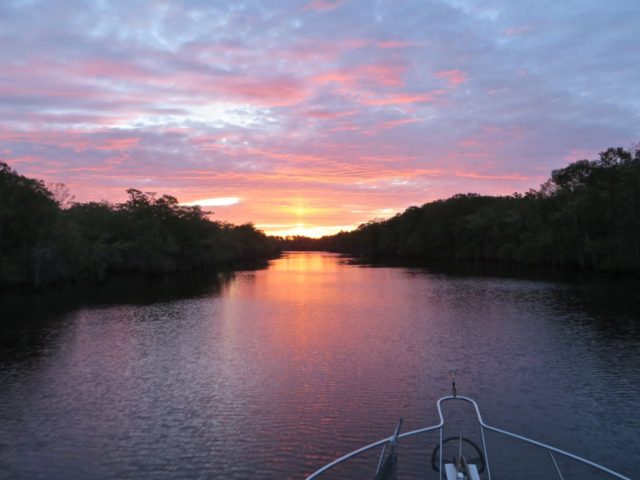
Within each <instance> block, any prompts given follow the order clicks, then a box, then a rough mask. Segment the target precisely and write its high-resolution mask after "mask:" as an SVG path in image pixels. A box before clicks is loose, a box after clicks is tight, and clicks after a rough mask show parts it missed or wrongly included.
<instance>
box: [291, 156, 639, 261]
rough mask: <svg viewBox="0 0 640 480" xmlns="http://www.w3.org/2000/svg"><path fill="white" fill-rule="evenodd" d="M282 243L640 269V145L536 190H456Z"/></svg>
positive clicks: (566, 171) (569, 170) (556, 175)
mask: <svg viewBox="0 0 640 480" xmlns="http://www.w3.org/2000/svg"><path fill="white" fill-rule="evenodd" d="M280 243H281V245H282V248H284V249H290V250H294V249H295V250H327V251H333V252H343V253H351V254H361V255H371V256H404V257H420V258H432V259H460V260H478V261H495V262H511V263H518V264H523V265H541V266H548V267H551V268H558V269H561V268H572V269H588V270H598V271H610V272H640V147H636V148H633V149H630V150H625V149H623V148H609V149H607V150H606V151H604V152H602V153H600V155H599V158H598V159H597V160H580V161H576V162H573V163H571V164H570V165H568V166H566V167H565V168H562V169H558V170H554V171H552V173H551V177H550V178H549V179H548V180H547V181H546V182H545V183H544V184H542V185H541V186H540V188H539V189H537V190H534V189H532V190H530V191H528V192H526V193H524V194H519V193H514V194H513V195H509V196H485V195H477V194H473V193H469V194H458V195H454V196H453V197H451V198H448V199H446V200H437V201H433V202H429V203H426V204H424V205H422V206H420V207H410V208H408V209H407V210H405V211H404V212H403V213H400V214H398V215H396V216H394V217H393V218H390V219H388V220H384V221H371V222H368V223H365V224H362V225H360V226H359V227H358V228H357V229H356V230H353V231H350V232H340V233H338V234H336V235H332V236H326V237H322V238H319V239H312V238H306V237H287V238H281V239H280Z"/></svg>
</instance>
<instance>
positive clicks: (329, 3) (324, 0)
mask: <svg viewBox="0 0 640 480" xmlns="http://www.w3.org/2000/svg"><path fill="white" fill-rule="evenodd" d="M343 2H344V0H313V1H312V2H309V3H307V4H306V5H305V7H304V9H305V10H315V11H316V12H326V11H329V10H333V9H334V8H336V7H338V6H339V5H340V4H341V3H343Z"/></svg>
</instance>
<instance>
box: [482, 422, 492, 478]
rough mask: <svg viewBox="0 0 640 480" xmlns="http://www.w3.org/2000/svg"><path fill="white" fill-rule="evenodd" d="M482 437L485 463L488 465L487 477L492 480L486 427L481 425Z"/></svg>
mask: <svg viewBox="0 0 640 480" xmlns="http://www.w3.org/2000/svg"><path fill="white" fill-rule="evenodd" d="M480 436H481V437H482V449H483V450H484V461H485V463H486V464H487V477H489V480H491V467H490V466H489V454H488V453H487V442H486V441H485V439H484V427H483V426H482V425H480Z"/></svg>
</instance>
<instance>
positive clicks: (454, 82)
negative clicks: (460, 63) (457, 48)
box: [436, 69, 468, 87]
mask: <svg viewBox="0 0 640 480" xmlns="http://www.w3.org/2000/svg"><path fill="white" fill-rule="evenodd" d="M436 77H438V78H443V79H445V80H446V81H447V84H448V85H449V86H450V87H457V86H458V85H461V84H463V83H465V82H466V81H467V80H468V75H467V73H466V72H463V71H462V70H458V69H454V70H442V71H440V72H436Z"/></svg>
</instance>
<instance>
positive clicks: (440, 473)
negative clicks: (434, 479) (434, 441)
mask: <svg viewBox="0 0 640 480" xmlns="http://www.w3.org/2000/svg"><path fill="white" fill-rule="evenodd" d="M443 428H444V426H442V427H440V429H439V431H440V455H439V456H440V460H438V461H439V462H440V472H439V478H440V480H442V429H443Z"/></svg>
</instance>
